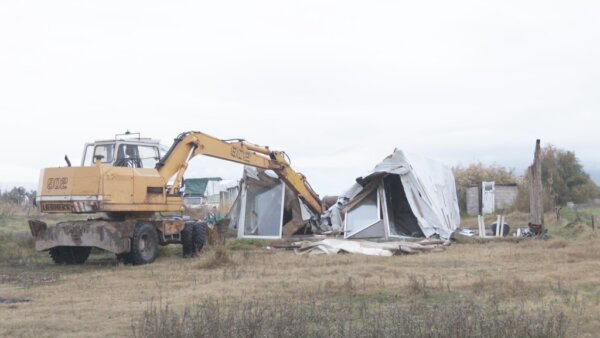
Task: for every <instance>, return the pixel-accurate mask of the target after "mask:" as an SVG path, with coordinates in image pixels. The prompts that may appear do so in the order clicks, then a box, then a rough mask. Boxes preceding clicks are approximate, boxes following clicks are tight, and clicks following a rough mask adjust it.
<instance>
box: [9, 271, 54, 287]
mask: <svg viewBox="0 0 600 338" xmlns="http://www.w3.org/2000/svg"><path fill="white" fill-rule="evenodd" d="M57 281H58V275H56V274H51V275H28V274H0V284H16V285H20V286H26V287H29V286H36V285H47V284H53V283H56V282H57Z"/></svg>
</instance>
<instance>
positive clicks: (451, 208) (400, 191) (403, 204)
mask: <svg viewBox="0 0 600 338" xmlns="http://www.w3.org/2000/svg"><path fill="white" fill-rule="evenodd" d="M394 176H396V177H394ZM398 178H399V180H398ZM357 182H359V183H361V184H359V183H356V184H354V185H353V186H352V187H351V188H350V189H349V190H348V191H347V192H346V193H345V194H344V195H343V197H344V198H346V199H348V200H349V202H348V203H347V204H346V208H345V210H346V221H345V228H346V230H350V231H351V232H353V233H355V234H356V229H357V228H359V227H360V225H359V224H356V222H353V221H352V213H353V210H356V209H357V208H362V207H361V205H362V204H363V203H362V201H364V200H365V199H364V195H365V192H367V193H368V194H371V192H370V191H368V190H373V191H377V192H378V196H379V201H380V202H379V205H380V208H379V210H380V211H379V212H380V213H381V216H382V217H381V218H382V221H383V224H384V227H383V228H384V234H383V236H377V234H378V233H380V231H379V230H377V231H374V234H373V236H370V237H384V238H388V237H421V236H424V237H427V238H429V237H432V236H435V235H438V236H439V237H440V238H444V239H448V238H450V235H451V234H452V232H454V230H456V229H457V228H458V227H459V226H460V212H459V209H458V198H457V196H456V186H455V182H454V175H453V174H452V171H451V170H450V168H448V167H446V166H444V165H442V164H440V163H438V162H435V161H433V160H430V159H427V158H424V157H421V156H417V155H412V154H411V155H408V154H406V153H404V152H403V151H401V150H395V151H394V153H392V154H391V155H390V156H388V157H387V158H385V159H384V160H383V161H382V162H380V163H379V164H377V165H376V166H375V169H373V171H372V172H370V173H369V174H368V175H366V176H363V177H359V178H357ZM369 196H370V195H369ZM361 199H362V200H361ZM367 200H368V202H367V203H366V204H367V205H369V206H368V207H367V208H369V209H372V204H373V203H372V199H367ZM382 202H383V203H382ZM349 221H350V222H349ZM370 221H371V220H368V221H364V223H362V224H363V225H364V226H368V223H369V222H370ZM349 224H350V225H349ZM374 225H375V226H377V223H375V224H374ZM365 230H366V229H365ZM365 230H363V231H365ZM346 236H347V237H349V236H348V235H346ZM350 236H352V234H351V235H350ZM355 237H359V238H366V237H367V236H360V235H358V236H355Z"/></svg>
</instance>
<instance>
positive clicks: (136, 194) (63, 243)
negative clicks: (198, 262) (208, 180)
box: [29, 131, 322, 265]
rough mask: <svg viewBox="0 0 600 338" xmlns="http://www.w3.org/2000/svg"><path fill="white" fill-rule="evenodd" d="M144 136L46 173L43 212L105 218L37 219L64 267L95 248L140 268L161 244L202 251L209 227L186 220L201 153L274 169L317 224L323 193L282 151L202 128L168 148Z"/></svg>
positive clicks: (94, 150)
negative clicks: (188, 175)
mask: <svg viewBox="0 0 600 338" xmlns="http://www.w3.org/2000/svg"><path fill="white" fill-rule="evenodd" d="M123 135H125V136H123ZM134 135H135V134H134ZM137 135H138V137H137V138H135V137H134V138H131V136H132V134H131V133H126V134H121V135H117V136H116V137H115V139H114V140H106V141H97V142H94V143H92V144H86V147H85V151H84V155H83V160H82V165H81V166H79V167H75V166H71V163H70V161H69V159H68V158H67V157H66V156H65V160H66V161H67V164H68V166H67V167H59V168H46V169H42V172H41V174H40V181H39V187H38V196H37V198H36V202H37V204H38V207H39V208H40V211H41V212H43V213H62V214H101V215H102V216H103V217H100V218H89V219H87V220H76V221H63V222H59V223H57V224H56V225H54V226H51V227H48V225H47V224H46V223H45V222H43V221H40V220H30V221H29V227H30V230H31V233H32V235H33V236H34V238H35V247H36V250H38V251H49V252H50V256H51V257H52V259H53V260H54V262H55V263H57V264H83V263H84V262H85V261H86V260H87V258H88V256H89V254H90V251H91V249H92V248H98V249H102V250H106V251H109V252H113V253H115V254H116V255H117V258H118V259H120V260H122V261H123V262H125V263H128V264H134V265H140V264H147V263H151V262H153V261H154V260H155V258H156V256H157V254H158V248H159V245H166V244H170V243H175V244H181V245H182V247H183V254H184V256H186V255H190V254H191V255H193V254H195V253H196V252H197V251H198V250H199V249H201V247H202V246H203V244H204V241H205V238H206V223H203V222H199V221H193V220H189V219H186V218H185V217H183V216H182V212H183V210H184V207H183V196H182V194H181V192H180V188H181V184H182V181H183V175H184V173H185V171H186V169H187V166H188V162H189V161H190V160H191V159H192V158H193V157H194V156H197V155H206V156H210V157H214V158H219V159H223V160H227V161H232V162H236V163H241V164H244V165H249V166H253V167H257V168H261V169H269V170H272V171H274V172H275V173H276V174H277V176H278V177H279V178H280V179H281V180H282V181H283V182H284V183H285V184H286V185H287V186H288V187H289V188H290V189H292V190H293V191H294V192H295V193H296V194H298V197H299V198H300V199H301V200H302V201H303V202H304V203H305V205H306V206H307V207H308V209H309V210H310V211H311V212H312V214H313V216H314V217H315V219H317V218H318V217H319V216H320V215H321V213H322V205H321V200H320V199H319V196H318V195H317V194H316V193H315V192H314V191H313V189H312V188H311V187H310V185H309V184H308V182H307V181H306V178H305V177H304V176H303V175H302V174H300V173H297V172H296V171H294V170H293V169H292V168H291V166H290V162H289V160H288V159H287V158H286V157H287V155H286V154H285V153H284V152H282V151H273V150H270V149H269V148H268V147H262V146H258V145H254V144H251V143H248V142H246V141H245V140H242V139H235V140H220V139H218V138H215V137H213V136H210V135H207V134H204V133H202V132H197V131H190V132H185V133H182V134H180V135H179V136H178V137H177V138H176V139H175V141H174V143H173V144H172V145H171V147H170V148H169V149H166V148H165V147H161V146H160V143H159V142H158V141H156V140H151V139H145V138H141V137H140V135H139V134H137ZM169 214H171V216H169ZM173 214H174V215H173ZM104 215H105V216H104Z"/></svg>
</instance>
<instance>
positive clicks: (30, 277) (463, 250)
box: [0, 228, 600, 337]
mask: <svg viewBox="0 0 600 338" xmlns="http://www.w3.org/2000/svg"><path fill="white" fill-rule="evenodd" d="M560 229H561V228H552V229H551V232H555V231H557V230H560ZM20 231H24V229H21V230H20ZM2 245H4V244H2ZM234 247H236V246H234ZM219 250H224V249H219ZM179 251H180V248H179V247H177V246H172V247H167V248H165V249H163V250H162V251H161V257H160V258H159V259H158V260H157V261H156V262H155V263H154V264H151V265H147V266H139V267H132V266H123V265H118V264H116V261H115V260H114V259H113V256H111V255H106V254H93V255H92V256H91V257H90V260H89V262H88V263H87V264H86V265H83V266H77V267H70V266H69V267H67V266H54V265H52V263H51V261H50V259H49V257H47V254H45V253H31V260H32V262H34V263H33V267H34V268H35V269H34V268H32V265H31V264H29V265H28V264H26V263H19V262H18V260H17V261H16V263H15V264H11V265H5V264H3V263H0V271H1V272H0V298H4V299H26V300H29V301H28V302H25V303H14V304H0V336H32V337H33V336H35V337H57V336H58V337H61V336H62V337H71V336H90V337H105V336H131V335H132V333H133V331H132V328H136V332H137V333H138V334H139V333H141V334H142V335H146V333H147V334H148V335H151V332H150V331H143V329H144V328H143V327H142V326H140V325H141V324H140V320H144V318H150V319H151V317H147V316H146V315H145V314H149V315H152V311H154V315H157V316H158V315H159V313H163V312H164V311H165V309H166V308H167V306H168V309H169V310H168V311H171V312H169V313H171V314H172V315H173V316H175V317H173V318H178V320H182V318H183V317H182V316H183V314H184V313H186V312H185V310H186V308H187V309H188V312H189V311H192V312H191V313H192V314H193V313H194V312H193V311H196V310H193V309H194V308H195V307H198V306H199V308H200V309H202V308H203V307H204V306H205V305H206V304H208V303H207V302H218V303H220V304H225V305H227V306H225V307H222V308H220V307H217V308H215V307H213V308H212V309H213V310H215V309H220V310H222V311H233V313H236V312H235V311H237V310H239V307H236V306H237V305H236V304H239V306H240V307H242V308H243V306H248V304H253V303H252V302H255V301H256V300H261V301H264V304H263V305H261V304H258V305H256V307H254V309H256V310H257V311H258V310H261V309H262V310H264V311H267V308H268V306H267V305H269V304H271V305H277V304H278V303H277V301H278V299H282V300H284V301H286V302H288V303H290V304H295V303H298V302H300V303H302V302H303V300H307V299H308V300H310V299H316V300H321V301H324V300H327V301H331V302H332V304H333V305H332V306H333V308H332V309H334V308H335V307H336V306H338V307H348V308H347V309H351V311H360V306H361V304H363V303H364V304H367V305H368V306H371V305H378V306H379V305H381V306H382V307H384V308H387V307H389V308H391V309H394V310H393V311H396V312H393V313H403V312H402V311H404V309H405V307H404V305H402V306H396V305H394V304H396V303H399V302H403V301H407V302H408V301H410V302H413V303H414V304H416V305H415V306H421V308H420V309H421V310H422V311H425V312H423V313H424V314H429V315H432V316H433V315H436V314H437V315H440V314H443V313H446V312H439V313H438V312H427V311H428V310H427V309H428V308H431V307H432V306H441V307H442V308H439V311H449V310H448V309H457V308H458V309H463V310H464V311H470V310H468V309H466V308H463V307H460V306H462V305H461V304H462V303H457V302H455V300H456V299H463V300H465V302H470V303H472V304H473V305H472V306H471V305H469V309H471V310H473V312H469V313H471V314H473V315H475V314H476V313H489V312H486V311H488V310H489V311H495V310H494V309H497V310H498V311H504V312H503V313H504V315H505V316H506V317H505V318H514V317H512V314H517V315H519V314H520V315H523V316H526V319H527V321H526V322H525V323H528V326H535V325H538V324H539V323H538V320H536V319H535V318H536V317H535V316H537V315H538V314H539V313H544V314H546V315H547V316H550V317H543V318H554V317H551V316H558V315H559V314H560V313H563V314H564V315H565V318H566V319H567V321H566V322H565V323H566V324H568V326H565V327H567V332H566V335H567V336H583V337H586V336H588V337H594V336H596V334H597V332H598V331H599V330H600V319H598V316H597V313H598V311H599V310H600V240H599V239H596V238H595V237H594V236H587V235H584V236H580V237H577V239H571V238H568V237H561V238H554V239H551V240H549V241H534V240H525V241H520V242H485V243H481V244H480V243H475V244H455V245H452V246H450V247H449V248H448V250H447V251H446V252H443V253H426V254H420V255H410V256H394V257H366V256H357V255H337V256H297V255H295V254H294V253H293V252H289V251H279V250H265V249H264V248H261V247H256V246H249V247H248V248H243V249H242V250H226V251H225V253H226V255H227V257H228V260H229V261H230V263H228V264H225V265H221V266H217V267H214V268H208V267H209V266H204V265H203V264H204V263H203V262H204V261H210V260H211V259H212V258H211V257H215V249H212V248H211V249H210V250H209V251H208V252H205V253H203V255H201V257H200V258H199V259H181V257H179V255H178V253H179ZM218 255H219V257H223V255H221V254H218ZM218 260H222V258H218ZM209 265H211V264H209ZM211 267H212V266H211ZM348 302H349V303H348ZM410 302H409V303H410ZM303 304H304V303H303ZM231 306H233V307H231ZM303 306H306V305H303ZM444 306H447V307H444ZM302 309H304V310H306V311H309V312H310V311H311V306H310V304H309V305H308V308H306V307H300V308H290V309H288V310H289V311H300V310H302ZM511 309H515V310H514V311H513V310H511ZM521 310H522V311H524V312H523V313H521V312H519V311H521ZM282 311H283V310H282ZM365 311H370V312H368V313H367V314H366V316H369V315H382V316H385V315H387V314H386V313H387V312H385V313H384V312H381V311H387V310H385V309H383V310H378V309H377V308H372V309H367V310H365ZM378 311H379V312H378ZM390 311H392V310H390ZM477 311H479V312H477ZM481 311H483V312H481ZM507 311H508V312H507ZM453 313H454V312H453ZM546 315H544V316H546ZM527 316H529V317H527ZM540 316H541V315H540ZM156 318H158V319H160V318H161V317H156ZM351 318H354V317H351ZM232 320H234V319H232ZM232 323H239V322H232ZM275 324H277V323H274V325H275ZM236 325H237V324H236ZM277 325H281V323H279V324H277ZM315 325H316V324H315ZM348 325H354V324H351V323H350V324H348ZM365 329H366V328H365ZM532 329H533V328H532ZM140 330H142V331H140ZM479 330H480V329H479ZM144 332H145V333H144ZM369 332H375V331H369ZM469 332H470V331H469ZM498 332H502V331H498ZM536 332H537V331H536ZM467 333H468V332H467ZM467 336H468V335H467Z"/></svg>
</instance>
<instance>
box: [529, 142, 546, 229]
mask: <svg viewBox="0 0 600 338" xmlns="http://www.w3.org/2000/svg"><path fill="white" fill-rule="evenodd" d="M541 157H542V150H541V148H540V140H539V139H538V140H536V141H535V153H534V158H533V164H532V165H531V166H530V167H529V177H530V181H529V204H530V205H529V221H530V222H531V223H533V224H541V225H542V233H543V232H544V204H543V192H542V159H541Z"/></svg>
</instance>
